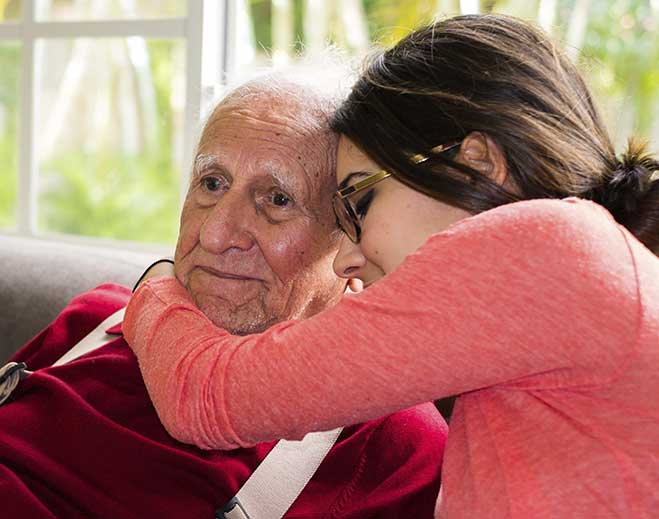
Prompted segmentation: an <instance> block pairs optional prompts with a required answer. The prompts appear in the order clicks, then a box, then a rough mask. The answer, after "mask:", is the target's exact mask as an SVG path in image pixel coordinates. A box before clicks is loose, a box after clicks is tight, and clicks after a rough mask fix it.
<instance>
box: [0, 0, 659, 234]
mask: <svg viewBox="0 0 659 519" xmlns="http://www.w3.org/2000/svg"><path fill="white" fill-rule="evenodd" d="M28 1H31V0H22V1H21V0H0V232H5V233H13V234H22V235H41V236H48V237H53V236H54V237H58V238H61V239H66V240H69V241H70V240H72V239H76V238H73V237H75V236H78V237H93V238H97V239H102V240H101V241H102V242H104V243H108V240H122V241H130V242H143V243H152V244H153V243H155V244H172V243H173V242H174V241H175V239H176V234H177V227H178V223H177V220H178V212H179V208H180V201H181V193H182V190H183V189H184V186H185V179H186V175H187V172H186V169H187V167H188V163H189V159H190V153H191V143H192V142H193V140H194V138H193V137H194V136H193V134H194V132H195V131H196V130H197V129H198V126H199V124H198V118H199V113H200V112H201V113H203V112H204V110H207V109H208V106H207V105H208V103H209V102H210V100H211V99H213V97H214V95H215V94H217V92H218V91H219V88H221V84H222V83H225V82H227V81H231V79H232V78H233V77H236V76H240V77H243V76H247V75H249V73H250V72H251V71H254V70H256V69H262V68H264V67H272V66H274V67H279V66H284V65H287V64H290V63H292V62H294V61H295V60H296V59H298V58H299V57H300V56H301V55H305V54H306V55H307V57H311V58H313V55H314V54H315V53H318V52H320V51H322V49H323V48H324V47H325V45H326V44H327V43H328V42H331V43H333V44H334V45H336V46H338V47H340V48H342V49H345V50H346V51H347V52H348V53H349V54H351V55H360V54H361V53H363V52H365V51H367V50H368V48H369V47H370V46H371V45H372V43H374V42H375V43H381V44H385V45H389V44H392V43H395V42H396V41H397V40H398V39H400V38H401V37H402V36H404V35H405V34H407V33H408V32H409V31H411V30H412V29H413V28H414V27H416V26H418V25H419V24H421V23H424V22H428V21H430V20H432V19H433V18H434V17H438V16H446V15H450V14H458V13H476V12H500V13H508V14H513V15H516V16H519V17H522V18H526V19H529V20H533V21H535V22H537V23H539V24H540V25H541V26H543V27H544V28H545V29H546V30H547V31H548V32H550V33H551V34H552V36H553V37H554V38H556V39H557V40H558V41H560V42H561V43H562V45H563V46H564V47H565V48H566V49H567V51H568V53H569V54H570V55H571V56H572V57H573V58H574V59H575V60H577V62H578V64H579V66H580V68H581V70H582V71H583V73H584V75H585V76H586V78H587V80H588V82H589V84H590V86H591V88H592V89H593V91H594V93H595V96H596V98H597V99H598V101H599V105H600V107H601V109H602V112H603V114H604V117H605V119H606V120H607V122H608V126H609V129H610V131H611V134H612V136H613V138H614V141H615V142H616V145H617V147H618V149H620V148H621V147H622V146H623V144H624V142H625V140H626V138H627V137H628V136H629V135H631V134H636V135H640V136H642V137H645V138H646V139H648V140H650V141H651V144H652V149H654V150H659V0H607V1H600V0H598V1H595V0H509V1H485V0H480V1H479V0H462V1H457V0H456V1H437V0H434V1H432V0H410V1H392V0H335V1H330V0H229V1H228V3H227V2H225V1H222V0H207V1H205V2H204V3H203V4H202V0H190V1H189V2H186V1H183V0H178V1H177V0H166V1H156V0H34V1H33V2H31V3H28ZM193 2H195V3H194V4H193ZM202 20H203V23H202ZM95 23H98V24H104V25H103V27H102V31H101V30H99V34H100V33H102V35H101V36H96V32H95V27H97V25H94V24H95ZM149 24H151V25H149ZM168 24H170V25H171V27H180V30H179V31H178V33H176V34H174V35H173V36H172V37H169V33H168V31H167V28H168V27H170V25H168ZM177 24H179V25H177ZM98 27H101V25H98ZM142 28H143V29H144V32H143V33H140V31H141V30H142ZM147 29H148V30H147ZM177 30H178V29H177ZM113 31H114V32H113ZM108 34H112V36H108ZM154 34H155V35H156V36H153V35H154ZM28 56H29V59H28ZM26 62H27V63H29V64H31V66H28V65H26ZM195 71H196V72H199V74H198V76H199V77H196V76H195V77H191V74H193V72H195ZM191 89H192V90H191ZM26 92H29V93H30V95H29V96H28V97H26ZM192 94H194V95H192ZM26 175H27V176H29V179H30V180H29V182H28V181H26V180H23V181H22V180H21V179H23V177H24V176H26ZM25 206H27V207H25ZM103 240H104V241H103Z"/></svg>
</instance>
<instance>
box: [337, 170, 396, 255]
mask: <svg viewBox="0 0 659 519" xmlns="http://www.w3.org/2000/svg"><path fill="white" fill-rule="evenodd" d="M390 176H391V173H389V172H388V171H384V170H382V171H378V172H377V173H374V174H373V175H369V176H368V177H366V178H364V179H362V180H360V181H359V182H355V183H354V184H352V185H350V186H347V187H344V188H343V189H339V190H338V191H337V192H336V193H334V197H333V198H332V207H333V208H334V215H335V216H336V223H337V224H338V225H339V228H340V229H341V230H342V231H343V232H344V233H346V234H347V235H348V238H350V239H351V240H352V241H353V242H354V243H359V240H360V239H361V236H362V225H361V222H360V221H359V216H358V215H357V210H356V209H355V206H354V205H353V203H352V202H351V201H350V199H349V198H348V197H349V196H350V195H354V194H355V193H358V192H359V191H362V190H363V189H366V188H368V187H371V186H373V185H375V184H377V183H378V182H380V181H381V180H384V179H385V178H387V177H390Z"/></svg>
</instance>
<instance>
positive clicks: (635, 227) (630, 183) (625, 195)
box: [589, 139, 659, 255]
mask: <svg viewBox="0 0 659 519" xmlns="http://www.w3.org/2000/svg"><path fill="white" fill-rule="evenodd" d="M611 166H612V167H611V170H610V173H608V174H607V175H605V176H604V177H603V181H604V185H602V186H601V187H599V188H597V189H595V190H593V192H592V193H591V196H590V197H589V198H591V199H592V200H593V201H595V202H597V203H598V204H600V205H602V206H604V207H605V208H606V209H607V210H608V211H609V212H610V213H611V214H612V215H613V217H614V218H615V219H616V221H617V222H618V223H620V224H621V225H624V226H625V227H626V228H627V229H628V230H629V231H630V232H631V233H632V234H633V235H634V236H636V238H637V239H638V240H639V241H641V242H642V243H643V244H644V245H645V246H646V247H647V248H648V249H650V250H651V251H652V252H653V253H654V254H657V255H659V161H657V160H656V159H655V158H654V157H652V156H651V155H650V153H648V151H647V144H646V143H644V142H640V141H637V140H634V139H630V140H629V143H628V145H627V150H626V151H625V152H624V153H623V155H622V158H621V160H619V161H612V165H611Z"/></svg>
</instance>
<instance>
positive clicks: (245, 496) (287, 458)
mask: <svg viewBox="0 0 659 519" xmlns="http://www.w3.org/2000/svg"><path fill="white" fill-rule="evenodd" d="M125 311H126V309H125V308H122V309H121V310H118V311H117V312H115V313H113V314H112V315H111V316H109V317H108V318H107V319H105V320H104V321H103V322H102V323H101V324H99V325H98V326H97V327H96V328H95V329H94V330H93V331H92V332H90V333H89V334H88V335H87V336H85V337H84V338H83V339H82V340H81V341H80V342H79V343H78V344H76V345H75V346H74V347H73V348H71V349H70V350H69V351H67V352H66V353H65V354H64V355H62V357H61V358H60V359H59V360H58V361H57V362H55V363H54V364H53V366H60V365H62V364H66V363H67V362H71V361H72V360H75V359H77V358H78V357H80V356H81V355H84V354H85V353H89V352H90V351H92V350H94V349H96V348H98V347H100V346H103V345H104V344H106V343H107V342H109V341H111V340H112V339H114V338H115V337H113V336H112V335H108V334H107V333H105V330H107V329H108V328H111V327H112V326H115V325H116V324H119V323H120V322H121V321H122V320H123V318H124V313H125ZM341 431H342V428H338V429H334V430H333V431H326V432H315V433H309V434H307V435H306V436H305V437H304V438H303V439H302V440H301V441H287V440H281V441H279V442H278V443H277V445H275V446H274V448H273V449H272V450H271V451H270V453H269V454H268V455H267V456H266V457H265V459H264V460H263V461H262V462H261V464H260V465H259V466H258V467H257V468H256V470H255V471H254V472H253V473H252V475H251V476H250V477H249V479H248V480H247V481H246V482H245V484H244V485H243V486H242V488H241V489H240V490H239V491H238V493H237V494H236V495H235V497H234V498H233V499H232V500H231V501H230V502H229V503H228V504H227V506H226V507H224V510H225V511H224V517H225V518H226V519H280V518H281V517H283V516H284V514H285V513H286V511H287V510H288V509H289V508H290V507H291V505H292V504H293V503H294V502H295V500H296V499H297V497H298V496H299V495H300V493H301V492H302V490H303V489H304V487H305V486H306V485H307V483H308V482H309V480H310V479H311V478H312V477H313V475H314V474H315V473H316V471H317V470H318V467H319V466H320V464H321V463H322V461H323V459H325V456H326V455H327V453H328V452H329V451H330V449H331V448H332V446H333V445H334V443H335V442H336V439H337V438H338V437H339V435H340V434H341ZM218 513H222V510H218ZM216 516H217V517H222V516H221V515H217V513H216Z"/></svg>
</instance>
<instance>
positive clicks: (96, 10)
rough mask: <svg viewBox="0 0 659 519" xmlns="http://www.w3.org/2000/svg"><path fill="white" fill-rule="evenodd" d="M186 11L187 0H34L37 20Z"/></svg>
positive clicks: (164, 15)
mask: <svg viewBox="0 0 659 519" xmlns="http://www.w3.org/2000/svg"><path fill="white" fill-rule="evenodd" d="M0 1H1V0H0ZM186 13H187V1H186V0H36V16H37V20H40V21H65V20H66V21H74V20H108V19H131V18H170V17H174V16H185V15H186Z"/></svg>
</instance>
